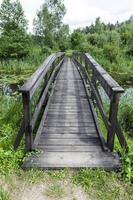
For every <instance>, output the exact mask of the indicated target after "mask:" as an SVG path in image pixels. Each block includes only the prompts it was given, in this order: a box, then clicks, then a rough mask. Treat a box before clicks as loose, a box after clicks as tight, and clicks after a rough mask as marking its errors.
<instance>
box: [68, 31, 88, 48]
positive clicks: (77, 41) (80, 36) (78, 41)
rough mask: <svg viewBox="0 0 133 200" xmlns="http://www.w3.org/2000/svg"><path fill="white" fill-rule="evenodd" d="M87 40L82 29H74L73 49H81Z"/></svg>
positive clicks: (72, 36) (72, 37)
mask: <svg viewBox="0 0 133 200" xmlns="http://www.w3.org/2000/svg"><path fill="white" fill-rule="evenodd" d="M85 40H86V38H85V34H84V33H83V32H82V31H81V30H80V29H76V30H74V32H73V33H72V35H71V45H72V49H77V50H81V47H82V45H83V44H84V43H85Z"/></svg>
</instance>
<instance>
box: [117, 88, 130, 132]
mask: <svg viewBox="0 0 133 200" xmlns="http://www.w3.org/2000/svg"><path fill="white" fill-rule="evenodd" d="M119 120H120V123H121V125H122V126H123V128H124V129H125V130H126V131H128V132H130V133H132V132H133V88H130V89H127V90H126V92H125V93H124V95H123V96H122V97H121V100H120V108H119Z"/></svg>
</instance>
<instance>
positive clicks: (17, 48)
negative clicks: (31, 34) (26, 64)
mask: <svg viewBox="0 0 133 200" xmlns="http://www.w3.org/2000/svg"><path fill="white" fill-rule="evenodd" d="M26 29H27V20H26V19H25V16H24V11H23V8H22V6H21V4H20V2H19V1H18V0H16V1H14V2H11V0H4V1H3V2H2V4H1V8H0V32H1V37H0V57H1V58H22V57H25V56H26V55H27V54H28V52H29V42H28V41H29V40H28V36H27V33H26Z"/></svg>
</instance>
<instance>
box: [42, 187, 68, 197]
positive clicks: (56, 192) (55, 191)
mask: <svg viewBox="0 0 133 200" xmlns="http://www.w3.org/2000/svg"><path fill="white" fill-rule="evenodd" d="M44 195H46V196H48V197H51V198H52V199H61V198H63V197H64V196H65V190H64V188H63V187H62V186H61V185H59V184H54V185H51V186H49V187H48V188H47V189H46V190H45V191H44Z"/></svg>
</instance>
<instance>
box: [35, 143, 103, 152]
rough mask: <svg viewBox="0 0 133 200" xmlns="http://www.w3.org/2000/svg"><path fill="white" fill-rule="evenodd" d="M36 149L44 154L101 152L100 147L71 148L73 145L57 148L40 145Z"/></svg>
mask: <svg viewBox="0 0 133 200" xmlns="http://www.w3.org/2000/svg"><path fill="white" fill-rule="evenodd" d="M36 149H41V150H44V151H45V152H92V153H95V152H101V151H102V148H101V146H97V145H96V146H84V145H83V146H81V145H80V146H78V145H76V146H73V145H69V146H65V145H63V146H57V145H55V146H54V145H52V146H47V145H45V146H43V145H42V146H41V145H38V146H37V147H36Z"/></svg>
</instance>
